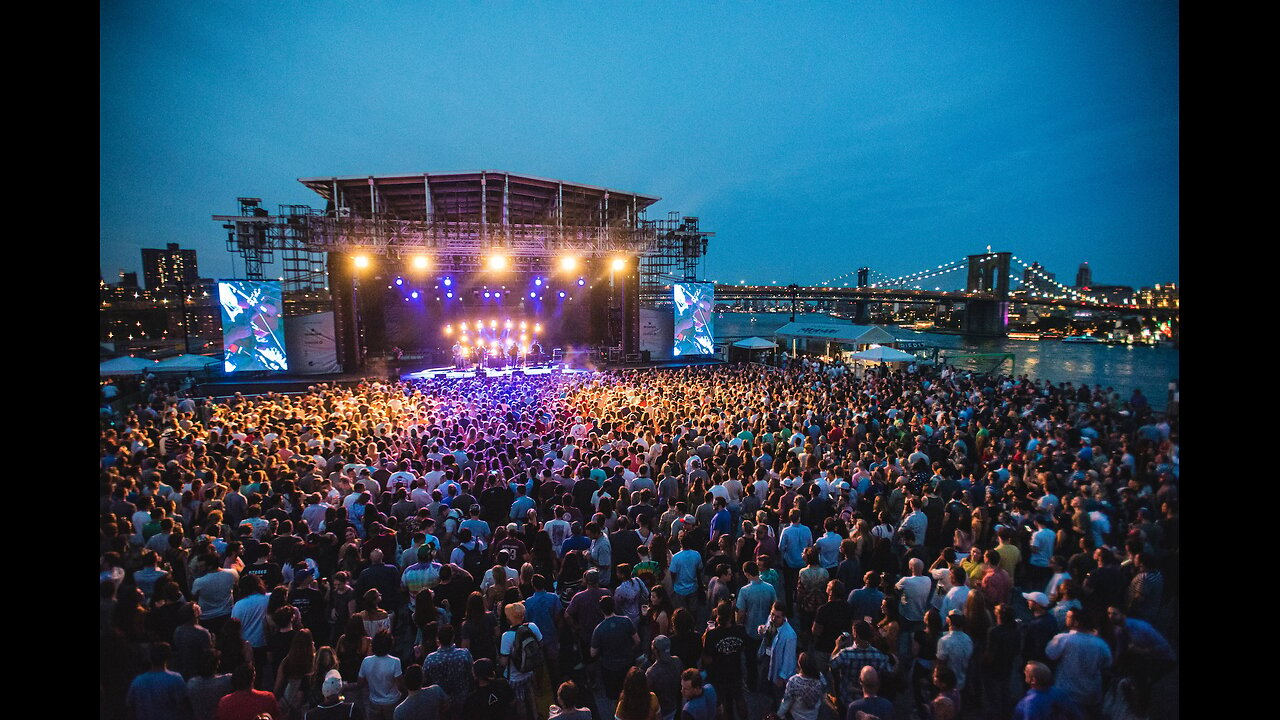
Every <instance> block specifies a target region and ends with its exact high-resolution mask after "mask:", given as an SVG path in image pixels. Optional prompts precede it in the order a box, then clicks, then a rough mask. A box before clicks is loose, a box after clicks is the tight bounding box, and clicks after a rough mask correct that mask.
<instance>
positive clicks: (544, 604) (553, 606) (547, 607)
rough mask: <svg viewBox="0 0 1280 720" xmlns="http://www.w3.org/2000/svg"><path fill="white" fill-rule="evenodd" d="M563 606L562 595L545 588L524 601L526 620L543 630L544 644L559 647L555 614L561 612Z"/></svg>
mask: <svg viewBox="0 0 1280 720" xmlns="http://www.w3.org/2000/svg"><path fill="white" fill-rule="evenodd" d="M561 606H562V604H561V602H560V596H559V595H556V594H555V593H550V592H547V591H545V590H539V591H538V592H536V593H534V594H533V595H531V596H529V599H528V600H525V601H524V609H525V620H526V621H528V622H531V623H533V624H534V625H537V626H538V629H539V630H541V631H542V637H544V638H546V640H544V641H543V644H544V645H551V646H553V647H559V642H558V640H559V638H557V637H556V621H555V618H554V616H555V615H556V614H559V612H560V610H561Z"/></svg>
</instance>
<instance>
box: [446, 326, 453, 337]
mask: <svg viewBox="0 0 1280 720" xmlns="http://www.w3.org/2000/svg"><path fill="white" fill-rule="evenodd" d="M452 333H453V326H452V325H445V326H444V334H445V335H450V334H452Z"/></svg>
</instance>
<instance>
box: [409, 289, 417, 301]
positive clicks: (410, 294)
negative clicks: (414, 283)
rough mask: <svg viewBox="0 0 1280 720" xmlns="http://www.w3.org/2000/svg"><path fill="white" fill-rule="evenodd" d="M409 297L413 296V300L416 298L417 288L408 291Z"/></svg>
mask: <svg viewBox="0 0 1280 720" xmlns="http://www.w3.org/2000/svg"><path fill="white" fill-rule="evenodd" d="M409 297H411V298H413V299H414V300H417V299H418V291H417V290H414V291H413V292H411V293H409Z"/></svg>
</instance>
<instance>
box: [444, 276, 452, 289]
mask: <svg viewBox="0 0 1280 720" xmlns="http://www.w3.org/2000/svg"><path fill="white" fill-rule="evenodd" d="M452 285H453V278H451V277H447V278H445V279H444V286H445V287H450V286H452Z"/></svg>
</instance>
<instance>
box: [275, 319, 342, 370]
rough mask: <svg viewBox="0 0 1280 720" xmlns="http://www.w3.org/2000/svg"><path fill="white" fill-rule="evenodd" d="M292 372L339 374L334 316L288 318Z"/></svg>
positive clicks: (287, 338) (286, 325)
mask: <svg viewBox="0 0 1280 720" xmlns="http://www.w3.org/2000/svg"><path fill="white" fill-rule="evenodd" d="M284 334H285V338H286V343H287V345H288V346H289V365H290V368H289V369H290V370H291V371H293V372H296V373H298V374H299V375H325V374H329V373H340V372H342V367H341V366H340V365H338V347H337V345H336V344H335V343H334V335H333V313H331V312H322V313H315V314H314V315H299V316H297V317H290V318H286V319H285V323H284Z"/></svg>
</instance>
